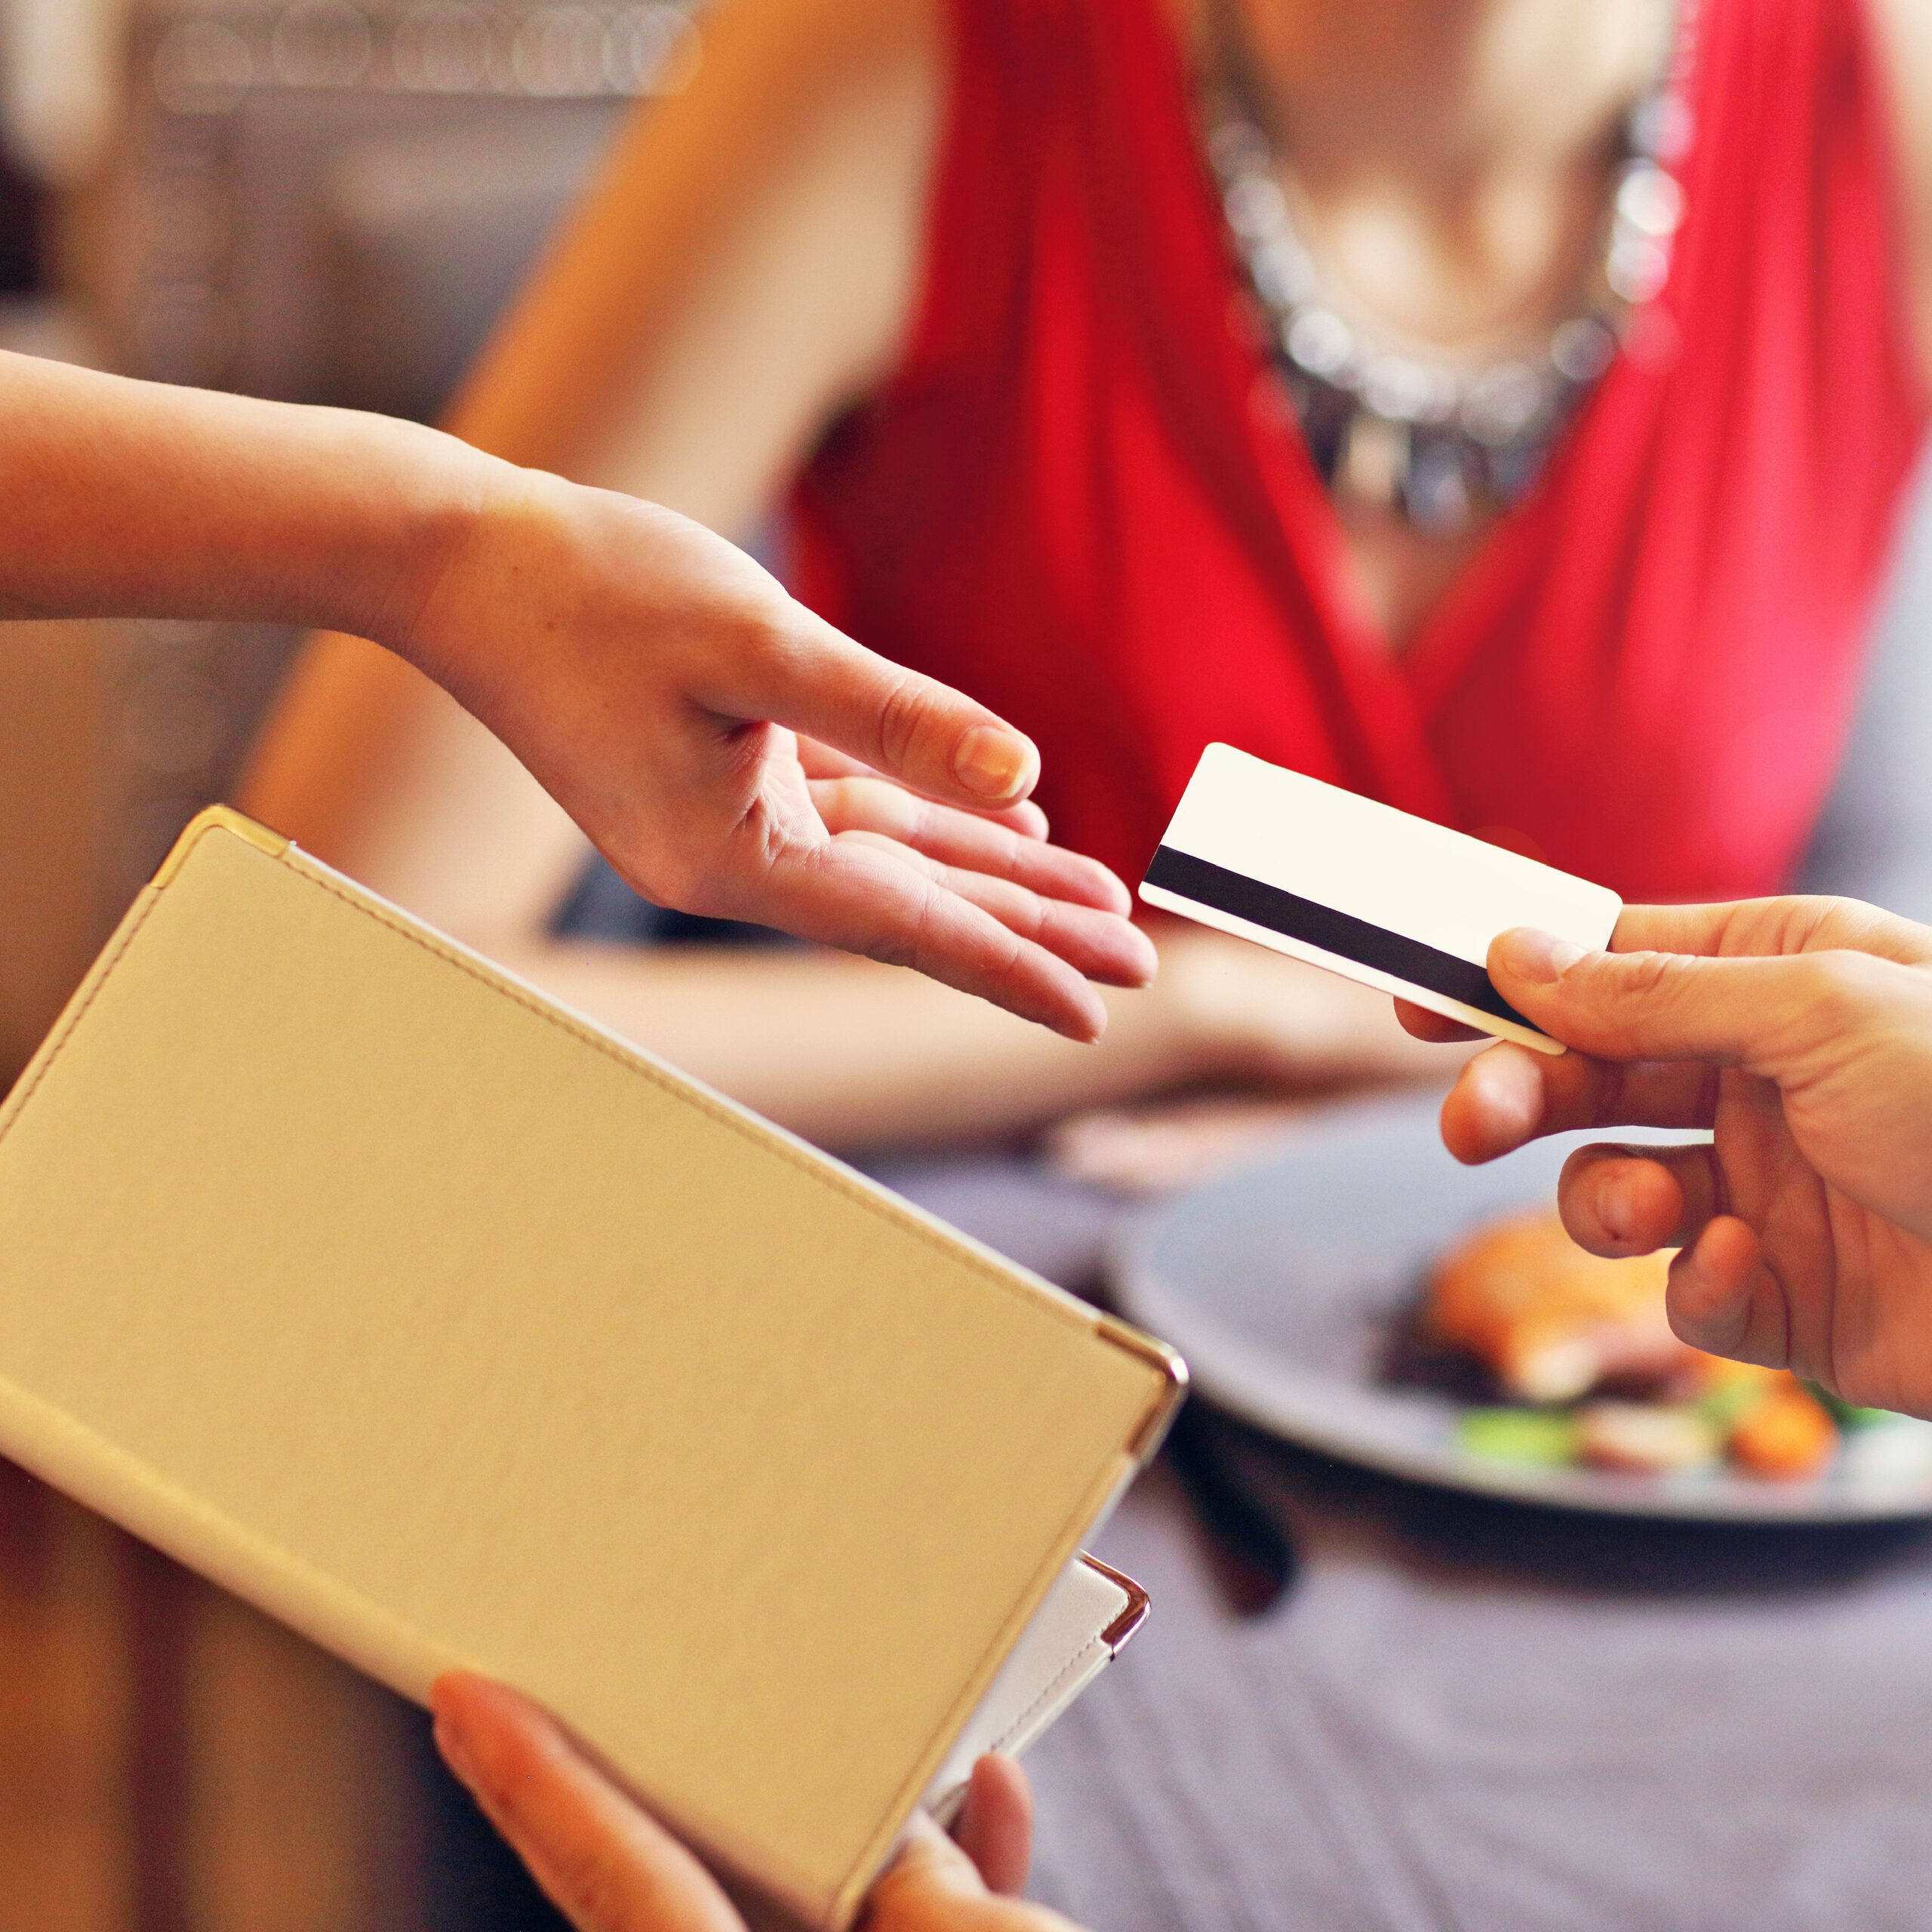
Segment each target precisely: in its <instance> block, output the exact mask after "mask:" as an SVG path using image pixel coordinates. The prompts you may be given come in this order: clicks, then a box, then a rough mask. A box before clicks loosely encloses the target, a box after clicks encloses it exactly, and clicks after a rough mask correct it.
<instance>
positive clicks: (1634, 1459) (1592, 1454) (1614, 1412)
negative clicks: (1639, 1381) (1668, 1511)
mask: <svg viewBox="0 0 1932 1932" xmlns="http://www.w3.org/2000/svg"><path fill="white" fill-rule="evenodd" d="M1723 1453H1724V1435H1723V1432H1721V1430H1720V1429H1718V1426H1717V1425H1716V1424H1715V1423H1714V1422H1712V1420H1711V1419H1710V1418H1709V1417H1708V1416H1706V1414H1704V1413H1703V1411H1701V1410H1700V1409H1697V1408H1695V1407H1689V1406H1687V1405H1686V1404H1682V1403H1678V1402H1623V1401H1605V1402H1586V1403H1585V1404H1583V1407H1581V1408H1580V1409H1579V1410H1578V1411H1577V1458H1578V1460H1580V1461H1582V1462H1585V1463H1590V1464H1592V1466H1594V1467H1595V1468H1597V1469H1633V1470H1638V1471H1647V1470H1662V1469H1709V1467H1710V1466H1712V1464H1713V1463H1715V1462H1716V1461H1717V1460H1718V1457H1720V1456H1721V1455H1722V1454H1723Z"/></svg>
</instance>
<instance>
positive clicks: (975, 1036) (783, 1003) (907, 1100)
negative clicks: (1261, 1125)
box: [472, 936, 1196, 1152]
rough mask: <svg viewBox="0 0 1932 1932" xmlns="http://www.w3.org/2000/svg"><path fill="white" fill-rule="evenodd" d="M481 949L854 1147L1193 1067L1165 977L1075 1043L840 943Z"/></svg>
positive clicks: (1051, 1112) (1091, 1102)
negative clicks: (1093, 1039)
mask: <svg viewBox="0 0 1932 1932" xmlns="http://www.w3.org/2000/svg"><path fill="white" fill-rule="evenodd" d="M474 937H475V936H472V938H474ZM478 943H481V946H482V949H484V950H485V951H486V952H488V953H489V955H490V956H491V958H495V959H497V960H499V961H501V963H502V964H504V965H506V966H508V967H509V968H511V969H512V971H515V972H518V973H521V974H523V975H525V977H527V978H528V979H531V980H534V982H535V983H537V984H538V985H540V986H542V987H543V989H545V990H546V992H550V993H552V994H553V995H555V996H556V997H557V998H559V999H561V1000H564V1001H567V1002H568V1003H569V1004H571V1005H573V1006H574V1007H577V1008H578V1009H580V1011H583V1012H586V1013H588V1014H590V1015H592V1017H594V1018H595V1019H598V1020H601V1021H603V1022H604V1023H605V1025H607V1026H610V1027H611V1028H613V1029H614V1030H615V1031H617V1032H620V1033H621V1034H623V1035H624V1036H625V1038H627V1039H630V1040H633V1041H635V1042H636V1043H637V1044H639V1045H640V1046H642V1047H644V1048H646V1049H647V1050H648V1051H651V1052H652V1053H655V1054H661V1055H662V1056H663V1057H664V1058H665V1059H666V1060H669V1061H670V1062H671V1063H672V1065H673V1066H677V1067H679V1068H681V1069H682V1070H683V1071H685V1072H687V1073H690V1074H691V1075H694V1076H695V1077H696V1078H699V1079H700V1080H703V1081H706V1082H707V1083H708V1084H710V1085H712V1086H714V1087H716V1088H718V1089H719V1090H720V1091H721V1092H724V1093H726V1094H730V1095H731V1097H732V1098H733V1099H734V1100H740V1101H742V1102H743V1103H744V1104H745V1105H746V1106H749V1107H752V1108H753V1109H755V1110H756V1111H757V1112H759V1113H761V1114H763V1115H766V1116H767V1117H768V1118H770V1119H772V1120H775V1121H777V1122H779V1124H780V1125H782V1126H785V1127H789V1128H791V1129H792V1130H793V1131H795V1132H796V1133H798V1134H803V1135H804V1137H806V1138H807V1139H808V1140H812V1141H814V1142H815V1143H818V1144H819V1145H820V1146H826V1147H830V1148H833V1149H838V1150H839V1151H841V1152H854V1151H857V1150H860V1149H866V1148H870V1147H877V1146H884V1145H888V1144H889V1145H891V1146H912V1145H918V1146H941V1145H945V1144H947V1143H961V1142H966V1141H971V1140H987V1139H993V1138H997V1137H1001V1136H1006V1135H1011V1134H1023V1133H1026V1132H1029V1131H1032V1130H1034V1129H1035V1128H1040V1127H1041V1126H1044V1125H1045V1124H1047V1123H1048V1122H1049V1121H1053V1120H1056V1119H1057V1118H1060V1116H1061V1115H1064V1114H1067V1113H1069V1112H1075V1111H1078V1110H1079V1109H1084V1108H1088V1107H1097V1106H1107V1105H1109V1104H1111V1103H1114V1102H1116V1101H1119V1100H1127V1099H1128V1098H1131V1097H1134V1096H1135V1095H1138V1094H1146V1093H1149V1092H1155V1091H1160V1090H1161V1089H1162V1088H1168V1087H1173V1086H1176V1085H1178V1084H1183V1083H1184V1082H1185V1081H1187V1080H1189V1079H1190V1078H1193V1077H1195V1072H1196V1065H1195V1060H1196V1056H1195V1051H1194V1048H1193V1046H1192V1042H1191V1041H1189V1038H1188V1037H1187V1035H1186V1030H1185V1029H1184V1027H1183V1026H1182V1025H1180V1023H1177V1016H1176V1015H1175V1014H1174V1013H1173V1012H1172V1011H1171V1009H1170V1007H1169V1005H1168V1002H1167V1000H1166V998H1165V997H1164V995H1162V994H1161V991H1160V989H1159V986H1158V982H1157V983H1156V986H1155V988H1154V989H1151V990H1149V991H1148V992H1128V993H1114V992H1109V993H1108V994H1107V995H1106V1000H1107V1004H1108V1008H1109V1019H1108V1025H1107V1031H1106V1035H1105V1037H1104V1038H1103V1040H1102V1041H1100V1044H1098V1045H1097V1046H1093V1047H1079V1046H1074V1045H1072V1044H1069V1043H1068V1042H1067V1041H1064V1040H1062V1039H1059V1038H1056V1037H1055V1036H1054V1035H1052V1034H1050V1033H1048V1032H1047V1031H1046V1030H1045V1029H1044V1028H1042V1027H1039V1026H1029V1025H1028V1024H1027V1023H1026V1022H1024V1021H1023V1020H1016V1019H1014V1017H1013V1016H1012V1015H1011V1014H1007V1013H1003V1012H1001V1011H1000V1010H999V1009H998V1008H996V1007H994V1006H991V1005H989V1004H987V1003H986V1001H983V1000H976V999H971V998H968V997H966V996H965V995H962V994H960V993H957V992H953V991H952V989H949V988H948V987H945V986H938V985H936V984H934V983H933V982H932V981H931V980H928V979H925V978H924V977H921V975H919V974H916V973H912V972H909V971H905V970H903V968H898V967H892V966H882V965H878V964H874V963H873V962H872V961H868V960H860V959H851V958H845V957H844V956H842V955H837V954H832V953H819V952H813V953H804V954H800V953H794V952H770V953H761V952H744V953H734V952H730V951H727V950H725V949H722V948H715V947H708V946H707V947H703V948H688V949H687V948H676V947H663V948H658V949H645V950H639V949H637V948H635V947H629V946H609V945H599V944H595V943H584V942H580V941H570V940H521V941H512V942H509V943H490V942H488V940H481V941H478Z"/></svg>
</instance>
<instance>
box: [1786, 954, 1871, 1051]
mask: <svg viewBox="0 0 1932 1932" xmlns="http://www.w3.org/2000/svg"><path fill="white" fill-rule="evenodd" d="M1883 964H1884V962H1883V961H1880V960H1876V959H1873V958H1870V957H1869V956H1868V955H1866V954H1864V953H1862V952H1820V953H1814V954H1812V955H1810V957H1809V958H1808V959H1807V961H1806V967H1805V973H1804V994H1805V998H1806V1003H1807V1005H1808V1006H1809V1007H1810V1008H1811V1009H1812V1011H1813V1013H1814V1015H1815V1016H1816V1017H1817V1019H1818V1020H1820V1021H1822V1022H1823V1023H1824V1024H1825V1025H1826V1026H1828V1027H1829V1028H1830V1029H1832V1032H1841V1031H1843V1030H1844V1029H1847V1028H1849V1027H1850V1026H1854V1025H1855V1024H1856V1023H1857V1021H1858V1020H1860V1019H1861V1018H1862V1017H1863V1016H1864V1015H1865V1014H1866V1013H1867V1012H1869V1011H1870V1010H1871V1008H1872V1004H1874V1002H1875V1000H1876V999H1877V998H1878V995H1879V985H1878V982H1879V980H1880V979H1881V977H1882V969H1883Z"/></svg>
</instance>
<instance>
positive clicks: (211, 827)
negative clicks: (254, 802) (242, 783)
mask: <svg viewBox="0 0 1932 1932" xmlns="http://www.w3.org/2000/svg"><path fill="white" fill-rule="evenodd" d="M204 832H232V833H233V834H234V835H235V837H236V838H239V839H242V840H243V841H245V843H247V844H250V845H252V846H254V848H255V850H256V851H258V852H266V854H268V855H269V857H270V858H272V859H278V858H280V857H281V855H282V854H283V853H285V851H288V848H289V846H290V845H291V843H293V841H291V840H290V839H287V838H284V837H283V836H282V835H281V833H280V832H271V831H270V830H269V829H268V827H267V826H265V825H257V823H255V821H254V820H253V819H251V818H248V817H244V816H243V815H242V814H241V813H240V812H238V811H236V810H235V808H234V807H233V806H232V805H209V806H208V807H206V808H204V809H203V810H202V811H198V812H197V813H196V814H195V816H194V817H192V818H191V819H190V820H189V821H188V823H187V824H186V826H184V827H183V829H182V832H181V835H180V838H177V839H176V840H175V841H174V844H173V845H172V846H171V848H169V851H168V857H166V858H165V859H164V860H162V862H161V866H160V869H159V870H158V871H157V872H155V875H154V883H155V884H156V885H157V886H162V885H165V884H168V881H170V880H171V879H172V878H174V875H175V874H176V873H177V872H179V871H180V869H181V868H182V866H183V865H184V864H186V862H187V857H188V854H189V853H190V852H191V851H193V849H194V848H195V845H196V844H197V843H198V841H200V839H201V837H202V834H203V833H204Z"/></svg>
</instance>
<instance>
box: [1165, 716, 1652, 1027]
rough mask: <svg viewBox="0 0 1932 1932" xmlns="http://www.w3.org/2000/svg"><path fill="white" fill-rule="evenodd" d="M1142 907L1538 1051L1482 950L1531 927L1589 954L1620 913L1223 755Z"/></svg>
mask: <svg viewBox="0 0 1932 1932" xmlns="http://www.w3.org/2000/svg"><path fill="white" fill-rule="evenodd" d="M1140 897H1142V899H1143V900H1145V901H1146V903H1147V904H1149V906H1158V907H1160V908H1161V909H1162V910H1163V911H1164V912H1178V913H1180V914H1181V915H1183V917H1184V918H1189V919H1194V920H1197V921H1199V923H1200V924H1202V925H1204V926H1212V927H1214V928H1216V929H1217V931H1221V932H1224V933H1232V934H1234V935H1235V937H1237V938H1240V939H1247V940H1254V943H1256V944H1257V946H1268V947H1270V948H1272V949H1273V950H1274V951H1275V952H1285V953H1287V955H1289V957H1290V958H1294V959H1304V960H1306V961H1308V963H1309V964H1310V965H1312V966H1321V967H1325V968H1327V971H1330V972H1331V973H1340V974H1341V975H1342V976H1343V977H1344V978H1345V979H1350V980H1360V981H1361V983H1362V984H1363V985H1364V986H1375V987H1378V988H1379V989H1380V990H1381V991H1383V992H1387V993H1393V994H1395V995H1397V996H1398V998H1403V999H1407V1000H1412V1001H1414V1003H1415V1004H1417V1006H1423V1007H1426V1008H1429V1011H1431V1012H1432V1013H1440V1014H1443V1015H1444V1016H1445V1017H1447V1018H1449V1019H1451V1020H1460V1021H1461V1022H1462V1023H1463V1024H1464V1025H1465V1026H1473V1027H1475V1028H1477V1029H1479V1030H1480V1031H1481V1032H1484V1033H1492V1034H1494V1035H1496V1036H1497V1038H1500V1039H1505V1040H1517V1041H1521V1043H1522V1044H1524V1046H1526V1047H1532V1048H1534V1049H1535V1050H1536V1051H1537V1052H1538V1053H1544V1054H1560V1053H1561V1052H1562V1051H1563V1048H1562V1046H1561V1044H1559V1043H1558V1041H1555V1040H1552V1038H1550V1037H1549V1035H1548V1034H1546V1033H1543V1032H1539V1031H1538V1029H1537V1028H1536V1027H1534V1026H1532V1025H1531V1023H1529V1021H1528V1020H1525V1019H1524V1017H1523V1016H1522V1015H1521V1014H1520V1013H1518V1011H1516V1010H1515V1008H1514V1007H1512V1005H1510V1004H1509V1001H1506V999H1504V998H1503V995H1501V994H1500V993H1499V992H1497V990H1496V988H1495V987H1494V985H1493V984H1492V983H1491V980H1490V977H1489V974H1488V971H1487V968H1486V967H1485V966H1484V961H1485V959H1486V958H1487V956H1488V953H1489V943H1490V941H1491V940H1493V939H1494V938H1495V937H1496V936H1497V934H1498V933H1501V932H1507V931H1509V928H1511V927H1512V926H1538V927H1540V928H1542V929H1543V931H1545V932H1548V933H1555V934H1556V935H1557V936H1558V937H1559V938H1562V939H1567V940H1573V941H1574V942H1575V943H1576V944H1577V945H1578V946H1584V947H1587V948H1589V949H1590V950H1592V951H1593V952H1594V951H1595V950H1598V949H1600V948H1601V947H1603V946H1607V945H1608V944H1609V943H1610V935H1611V928H1613V927H1614V926H1615V924H1617V914H1618V913H1620V912H1622V911H1623V901H1622V900H1620V899H1619V898H1618V897H1617V894H1615V893H1614V892H1612V891H1610V890H1609V889H1608V888H1607V887H1604V886H1601V885H1593V884H1591V883H1590V882H1589V880H1587V879H1581V878H1574V877H1573V876H1572V875H1571V874H1570V873H1568V872H1558V871H1557V870H1556V869H1555V867H1554V866H1545V865H1540V864H1538V863H1537V861H1536V860H1534V859H1526V858H1524V857H1522V855H1521V854H1520V853H1516V852H1511V851H1506V850H1505V849H1504V848H1503V847H1501V846H1500V845H1491V844H1487V843H1486V842H1485V841H1484V840H1482V839H1480V838H1469V836H1468V835H1466V834H1465V833H1463V832H1451V830H1450V829H1448V828H1447V826H1440V825H1435V824H1432V823H1430V822H1429V820H1427V819H1421V818H1412V817H1411V816H1410V815H1409V814H1407V812H1402V811H1396V810H1395V808H1394V807H1393V806H1392V805H1384V804H1377V802H1376V801H1375V800H1374V799H1373V798H1361V797H1359V796H1358V795H1356V794H1355V792H1344V791H1343V790H1341V789H1340V788H1339V787H1337V786H1334V785H1324V784H1323V783H1321V780H1319V779H1315V778H1309V777H1305V776H1303V774H1302V773H1300V772H1299V771H1284V769H1283V768H1281V766H1279V765H1276V764H1268V763H1266V761H1264V760H1263V759H1261V758H1253V757H1251V756H1250V755H1248V754H1247V752H1239V751H1236V750H1235V748H1234V747H1233V746H1232V745H1210V746H1208V747H1207V750H1206V751H1204V752H1202V753H1201V762H1200V764H1198V766H1196V767H1195V773H1194V776H1193V777H1192V778H1191V779H1190V780H1189V781H1188V786H1187V789H1186V792H1184V793H1183V795H1182V797H1181V801H1180V805H1179V807H1178V808H1177V809H1176V811H1175V813H1174V822H1173V823H1172V824H1171V825H1170V826H1168V830H1167V835H1166V836H1165V837H1164V838H1163V839H1162V840H1161V846H1160V849H1159V851H1157V852H1156V853H1155V854H1154V862H1153V863H1152V865H1150V866H1149V867H1148V868H1147V876H1146V878H1144V879H1143V880H1142V881H1141V884H1140Z"/></svg>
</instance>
